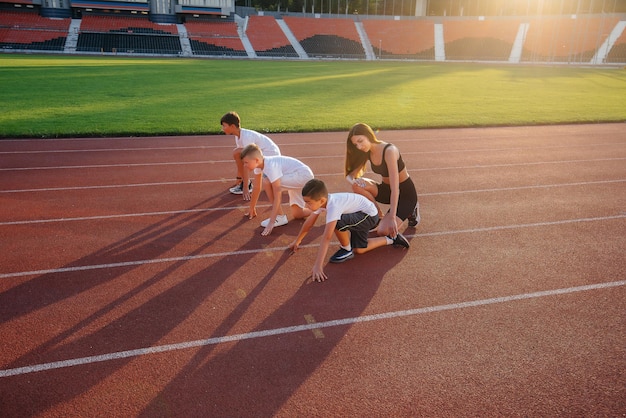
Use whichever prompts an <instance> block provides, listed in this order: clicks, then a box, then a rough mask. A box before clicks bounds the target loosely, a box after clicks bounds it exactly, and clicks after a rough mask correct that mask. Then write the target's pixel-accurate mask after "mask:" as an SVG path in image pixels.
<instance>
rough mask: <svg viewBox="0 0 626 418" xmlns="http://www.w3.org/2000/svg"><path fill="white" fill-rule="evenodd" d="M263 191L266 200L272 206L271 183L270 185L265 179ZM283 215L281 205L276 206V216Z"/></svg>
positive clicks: (272, 193)
mask: <svg viewBox="0 0 626 418" xmlns="http://www.w3.org/2000/svg"><path fill="white" fill-rule="evenodd" d="M263 190H265V194H266V195H267V198H268V200H269V201H270V203H271V204H272V205H273V204H274V190H273V189H272V183H270V181H269V180H268V179H267V177H263ZM281 193H282V192H281ZM284 214H285V212H283V205H278V213H277V214H276V215H284Z"/></svg>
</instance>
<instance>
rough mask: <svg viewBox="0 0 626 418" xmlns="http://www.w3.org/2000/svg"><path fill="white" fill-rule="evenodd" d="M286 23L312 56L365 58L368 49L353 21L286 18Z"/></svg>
mask: <svg viewBox="0 0 626 418" xmlns="http://www.w3.org/2000/svg"><path fill="white" fill-rule="evenodd" d="M283 20H284V21H285V23H287V26H289V29H290V30H291V32H292V33H293V34H294V36H295V37H296V39H297V40H298V41H299V42H300V45H302V48H304V50H305V51H306V53H307V54H308V55H309V57H330V58H360V59H363V58H365V50H364V49H363V45H362V44H361V39H360V38H359V34H358V32H357V30H356V27H355V25H354V21H352V20H351V19H316V18H310V17H287V16H285V17H284V19H283Z"/></svg>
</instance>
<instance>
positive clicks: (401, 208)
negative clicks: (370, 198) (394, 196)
mask: <svg viewBox="0 0 626 418" xmlns="http://www.w3.org/2000/svg"><path fill="white" fill-rule="evenodd" d="M390 199H391V187H389V185H388V184H387V183H379V184H378V195H376V201H377V202H380V203H384V204H386V205H388V204H389V201H390ZM415 205H417V191H416V190H415V184H413V180H412V179H411V177H409V178H408V179H406V180H404V181H403V182H402V183H400V196H399V197H398V212H397V213H396V215H397V216H398V218H400V219H402V220H403V221H404V220H405V219H407V218H408V217H409V216H411V214H412V213H413V209H415Z"/></svg>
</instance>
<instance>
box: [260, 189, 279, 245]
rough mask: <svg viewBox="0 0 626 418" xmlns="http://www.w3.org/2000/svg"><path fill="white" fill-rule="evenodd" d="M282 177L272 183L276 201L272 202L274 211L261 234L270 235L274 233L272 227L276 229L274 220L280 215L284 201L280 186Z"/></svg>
mask: <svg viewBox="0 0 626 418" xmlns="http://www.w3.org/2000/svg"><path fill="white" fill-rule="evenodd" d="M280 187H281V186H280V179H276V181H274V182H273V183H272V194H273V195H274V201H273V202H272V213H271V214H270V221H269V223H268V224H267V226H266V227H265V229H264V230H263V232H261V235H264V236H266V235H269V234H271V233H272V229H274V222H276V217H277V216H278V210H279V209H280V204H281V202H282V197H283V195H282V191H281V188H280Z"/></svg>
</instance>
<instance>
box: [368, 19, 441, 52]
mask: <svg viewBox="0 0 626 418" xmlns="http://www.w3.org/2000/svg"><path fill="white" fill-rule="evenodd" d="M363 27H364V28H365V32H366V33H367V36H368V38H369V40H370V42H371V44H372V48H373V49H374V54H375V55H376V56H377V57H378V58H379V59H385V58H395V59H398V58H405V59H424V60H433V59H435V38H434V23H433V22H432V21H427V20H417V21H416V20H398V21H395V20H364V21H363Z"/></svg>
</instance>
